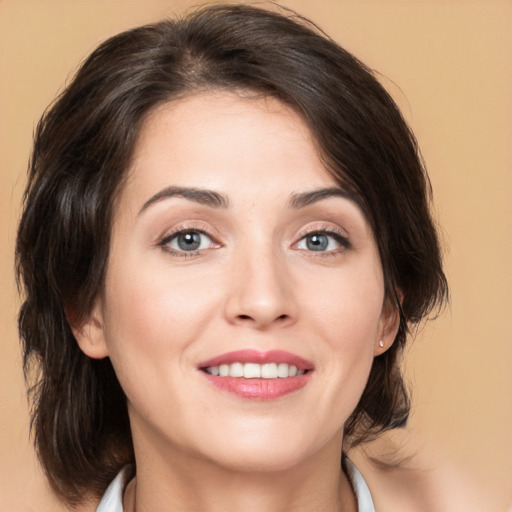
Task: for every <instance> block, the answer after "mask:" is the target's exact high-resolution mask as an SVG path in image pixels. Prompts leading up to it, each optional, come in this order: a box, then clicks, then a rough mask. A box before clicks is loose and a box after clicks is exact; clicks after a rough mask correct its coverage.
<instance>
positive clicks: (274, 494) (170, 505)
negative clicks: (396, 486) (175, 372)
mask: <svg viewBox="0 0 512 512" xmlns="http://www.w3.org/2000/svg"><path fill="white" fill-rule="evenodd" d="M338 444H341V443H338ZM140 448H141V449H139V450H138V449H137V445H136V450H135V453H136V460H137V475H136V477H135V479H134V480H132V482H130V484H129V486H128V488H127V490H126V493H125V506H124V510H125V511H126V512H145V511H147V510H169V511H176V512H188V511H197V510H201V511H204V512H221V511H222V512H235V511H237V512H238V511H240V510H244V512H261V511H262V510H264V511H265V512H283V511H289V510H293V511H294V512H313V511H318V510H322V511H323V512H356V510H357V503H356V499H355V496H354V493H353V490H352V487H351V485H350V482H349V481H348V479H347V477H346V475H345V474H344V473H343V471H342V469H341V464H340V457H339V456H338V454H339V453H341V446H339V447H338V448H339V451H338V450H336V449H335V450H333V451H331V450H332V448H334V447H328V448H330V449H331V450H329V449H328V450H325V452H326V453H319V454H316V455H315V456H313V457H310V458H309V459H308V460H307V461H303V462H301V463H299V464H296V465H293V466H292V467H289V468H286V469H280V470H276V471H240V470H236V469H230V468H225V467H222V466H219V465H217V464H215V463H213V462H210V461H205V460H204V459H199V458H194V457H192V456H190V454H182V453H180V452H179V450H170V451H172V453H169V452H167V451H165V452H166V453H164V451H162V450H158V451H157V452H153V451H152V450H151V449H150V447H148V446H146V447H144V449H142V447H140Z"/></svg>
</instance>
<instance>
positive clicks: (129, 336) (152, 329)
mask: <svg viewBox="0 0 512 512" xmlns="http://www.w3.org/2000/svg"><path fill="white" fill-rule="evenodd" d="M126 276H129V278H126ZM204 282H205V281H204V280H203V279H194V280H190V279H180V278H179V277H177V276H169V272H165V271H164V269H162V271H159V270H158V269H157V268H154V267H153V268H152V269H144V268H141V270H140V271H138V272H136V273H133V272H132V273H130V272H127V269H126V268H124V269H123V268H121V267H118V268H114V269H111V272H110V275H109V278H108V279H107V287H106V296H107V300H106V304H107V308H106V311H105V314H104V317H105V329H106V332H105V335H106V341H107V345H108V350H109V355H110V357H111V359H112V362H113V364H114V367H115V368H116V371H118V372H121V371H124V369H126V371H128V370H129V371H135V372H143V371H144V370H148V369H149V370H148V371H152V370H151V369H152V368H155V367H158V366H162V365H163V364H164V363H165V364H166V365H167V366H174V365H182V364H184V362H185V361H184V359H186V357H187V347H188V346H189V345H190V344H192V343H193V341H194V340H195V339H197V337H198V336H199V335H200V333H201V332H203V331H204V330H205V328H206V324H208V322H209V320H210V318H211V316H212V311H213V309H214V308H213V303H216V302H217V297H215V295H214V293H213V289H212V288H211V287H208V288H206V289H205V287H204ZM144 362H151V364H143V363H144Z"/></svg>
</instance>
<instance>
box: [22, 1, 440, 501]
mask: <svg viewBox="0 0 512 512" xmlns="http://www.w3.org/2000/svg"><path fill="white" fill-rule="evenodd" d="M208 89H224V90H231V91H240V92H249V93H255V94H257V95H262V96H271V97H274V98H277V99H278V100H280V101H282V102H284V103H286V104H287V105H289V106H291V107H292V108H293V109H294V110H295V111H296V112H298V113H299V114H300V115H301V116H302V117H303V119H304V120H305V121H306V122H307V124H308V125H309V127H310V129H311V132H312V134H313V136H314V139H315V143H316V144H317V147H318V152H319V155H320V156H321V158H322V159H323V161H324V163H325V165H326V167H327V168H328V170H329V171H330V172H331V173H332V175H333V176H334V177H335V179H336V180H337V181H338V183H340V185H343V187H344V188H345V189H346V188H348V189H349V190H350V191H351V192H352V193H353V194H354V195H355V196H356V197H357V198H358V201H359V203H360V206H361V208H362V210H363V211H364V213H365V215H366V217H367V219H368V221H369V223H370V225H371V227H372V229H373V233H374V236H375V239H376V241H377V245H378V248H379V252H380V258H381V261H382V266H383V270H384V276H385V291H386V298H387V299H386V300H387V304H388V307H397V308H398V309H399V312H400V327H399V331H398V335H397V337H396V340H395V343H394V344H393V346H392V347H391V348H390V349H389V350H387V351H386V352H385V353H384V354H382V355H381V356H379V357H376V358H375V360H374V364H373V367H372V370H371V374H370V377H369V381H368V384H367V386H366V389H365V391H364V394H363V396H362V397H361V400H360V402H359V404H358V406H357V408H356V410H355V411H354V412H353V414H352V416H351V417H350V419H349V421H348V422H347V424H346V426H345V435H346V437H347V440H348V441H350V442H352V444H357V443H359V442H361V441H364V440H367V439H369V438H371V437H372V436H375V435H377V434H378V433H380V432H383V431H385V430H387V429H391V428H395V427H400V426H403V425H404V424H405V421H406V419H407V416H408V412H409V400H408V396H407V392H406V390H405V387H404V383H403V380H402V377H401V374H400V369H399V358H400V354H401V352H402V350H403V347H404V344H405V342H406V335H407V333H408V330H409V328H410V327H411V326H412V325H414V324H417V323H418V322H420V320H422V319H423V318H424V317H425V316H426V315H428V314H429V313H430V312H431V311H432V310H433V308H436V307H439V306H441V304H442V303H443V301H444V300H445V299H446V297H447V284H446V279H445V276H444V274H443V271H442V266H441V257H440V248H439V243H438V238H437V235H436V230H435V227H434V225H433V222H432V219H431V216H430V213H429V200H430V185H429V182H428V177H427V175H426V173H425V170H424V167H423V165H422V161H421V158H420V157H419V152H418V148H417V145H416V141H415V139H414V136H413V135H412V134H411V132H410V130H409V128H408V127H407V124H406V123H405V122H404V120H403V118H402V116H401V114H400V112H399V111H398V109H397V107H396V105H395V104H394V102H393V101H392V99H391V98H390V96H389V95H388V94H387V93H386V91H385V90H384V89H383V88H382V86H381V85H380V84H379V83H378V81H377V80H376V79H375V78H374V76H373V74H372V73H371V72H370V71H369V70H368V69H367V68H366V67H365V66H364V65H363V64H362V63H361V62H359V61H358V60H357V59H356V58H354V57H353V56H352V55H351V54H349V53H348V52H346V51H345V50H344V49H343V48H341V47H340V46H338V45H337V44H336V43H335V42H333V41H332V40H330V39H329V38H328V37H327V36H325V35H324V34H322V33H321V32H320V31H319V30H318V29H317V28H316V27H315V26H314V25H312V24H311V23H310V22H308V21H307V20H304V19H302V18H300V17H299V16H297V15H293V14H291V13H289V12H286V13H285V14H279V13H276V12H270V11H267V10H263V9H259V8H254V7H249V6H244V5H231V6H214V7H207V8H204V9H202V10H199V11H197V12H194V13H192V14H191V15H189V16H187V17H184V18H182V19H177V20H165V21H162V22H160V23H156V24H153V25H149V26H145V27H140V28H136V29H133V30H129V31H127V32H124V33H122V34H119V35H117V36H115V37H113V38H111V39H109V40H108V41H106V42H105V43H103V44H102V45H101V46H100V47H99V48H98V49H97V50H95V51H94V52H93V53H92V55H91V56H90V57H89V58H88V59H87V60H86V61H85V62H84V63H83V65H82V66H81V68H80V69H79V71H78V73H77V74H76V76H75V78H74V79H73V81H72V82H71V83H70V84H69V86H68V87H67V88H66V90H65V91H64V92H63V93H62V94H61V95H60V97H59V98H58V99H57V100H56V102H55V103H54V104H53V105H52V106H51V108H50V109H49V110H48V111H47V112H45V114H44V115H43V117H42V119H41V121H40V122H39V125H38V127H37V131H36V134H35V142H34V148H33V153H32V158H31V161H30V166H29V180H28V186H27V189H26V192H25V196H24V210H23V214H22V218H21V222H20V226H19V231H18V239H17V246H16V258H17V259H16V262H17V276H18V282H19V286H20V288H22V291H23V293H24V297H25V299H24V303H23V305H22V307H21V310H20V314H19V330H20V335H21V339H22V342H23V350H24V367H25V372H26V376H27V379H28V381H29V382H30V383H31V385H32V387H31V397H32V406H33V408H32V428H33V434H34V437H35V444H36V447H37V450H38V454H39V458H40V460H41V462H42V464H43V467H44V468H45V470H46V473H47V475H48V477H49V480H50V482H51V484H52V486H53V488H54V489H55V491H56V492H57V493H58V494H59V495H60V496H61V497H62V498H64V499H65V500H66V501H67V502H68V503H78V502H80V501H82V500H83V499H85V498H86V497H88V496H94V495H101V494H102V493H103V492H104V490H105V488H106V486H107V485H108V483H109V482H110V481H111V479H112V478H113V477H114V475H115V474H116V473H117V472H118V471H119V469H120V468H121V467H122V466H123V465H124V464H126V463H128V462H132V461H133V447H132V441H131V434H130V425H129V421H128V415H127V410H126V401H125V397H124V394H123V391H122V389H121V387H120V385H119V383H118V381H117V378H116V375H115V373H114V370H113V368H112V365H111V363H110V361H109V359H108V358H107V359H103V360H93V359H90V358H88V357H87V356H85V355H84V354H83V353H82V352H81V351H80V349H79V348H78V345H77V343H76V340H75V339H74V337H73V334H72V331H71V329H70V326H69V323H68V320H69V319H70V318H71V319H72V321H73V322H74V323H79V322H80V320H81V319H83V318H85V317H86V316H87V314H88V313H89V312H90V309H91V306H92V304H93V301H94V299H95V298H96V296H97V293H98V291H99V290H100V287H101V285H102V283H103V280H104V277H105V268H106V263H107V259H108V253H109V243H110V227H111V224H112V215H113V213H112V212H113V204H114V201H115V198H116V194H117V193H118V192H119V190H120V188H121V187H122V183H123V177H124V175H125V173H126V170H127V168H128V166H129V163H130V158H131V154H132V151H133V148H134V144H135V141H136V139H137V134H138V131H139V129H140V126H141V123H142V122H143V120H144V118H145V117H146V116H147V115H148V114H149V113H150V112H151V111H152V110H153V109H155V107H156V106H158V105H160V104H162V103H164V102H168V101H171V100H176V99H179V98H180V97H183V96H184V95H186V94H189V93H191V92H196V91H201V90H208ZM397 290H400V294H402V296H403V301H402V303H401V304H400V302H399V301H398V299H397Z"/></svg>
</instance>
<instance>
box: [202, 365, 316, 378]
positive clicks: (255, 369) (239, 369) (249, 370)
mask: <svg viewBox="0 0 512 512" xmlns="http://www.w3.org/2000/svg"><path fill="white" fill-rule="evenodd" d="M201 370H203V371H204V372H206V373H208V374H209V375H213V376H215V377H236V378H241V379H287V378H290V377H297V376H300V375H304V374H305V373H306V372H307V371H308V370H302V369H299V368H297V366H295V365H293V364H288V363H265V364H258V363H241V362H235V363H232V364H221V365H213V366H207V367H205V368H201Z"/></svg>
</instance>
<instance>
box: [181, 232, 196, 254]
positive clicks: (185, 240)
mask: <svg viewBox="0 0 512 512" xmlns="http://www.w3.org/2000/svg"><path fill="white" fill-rule="evenodd" d="M200 245H201V235H200V234H199V233H195V232H193V231H192V232H190V233H184V234H182V235H179V236H178V246H179V248H180V249H182V250H183V251H195V250H196V249H199V246H200Z"/></svg>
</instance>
